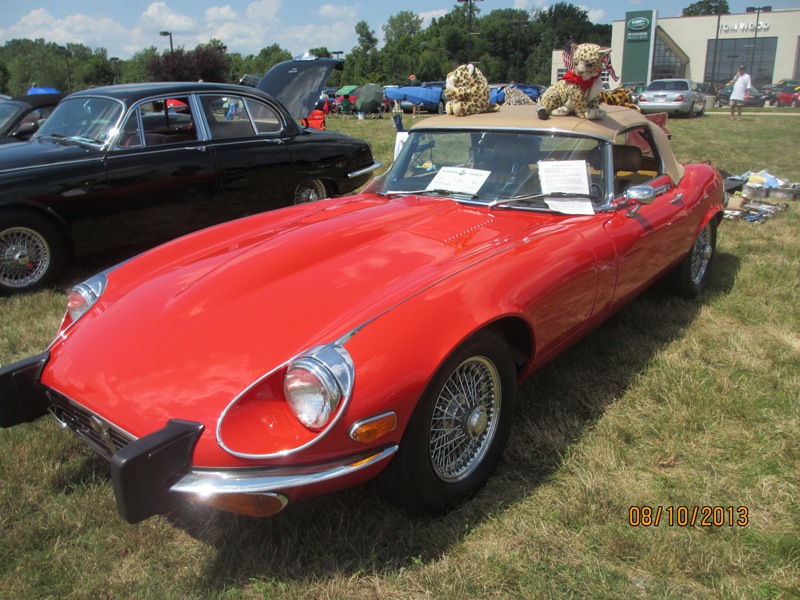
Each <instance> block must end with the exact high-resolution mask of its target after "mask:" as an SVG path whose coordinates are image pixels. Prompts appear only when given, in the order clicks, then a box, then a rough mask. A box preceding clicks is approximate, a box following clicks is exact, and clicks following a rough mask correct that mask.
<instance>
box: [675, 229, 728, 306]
mask: <svg viewBox="0 0 800 600" xmlns="http://www.w3.org/2000/svg"><path fill="white" fill-rule="evenodd" d="M716 249H717V222H716V220H714V219H712V220H711V221H709V222H708V224H707V225H706V226H705V227H704V228H703V230H702V231H701V232H700V233H699V234H698V236H697V238H696V239H695V241H694V244H692V248H691V250H689V253H688V254H687V255H686V257H685V258H684V259H683V260H682V261H681V263H680V264H679V265H678V266H677V267H675V269H674V270H673V271H672V272H671V273H670V274H669V276H668V284H669V287H670V289H671V291H673V292H674V293H676V294H678V295H680V296H683V297H684V298H688V299H692V298H696V297H697V296H698V295H699V294H700V292H702V291H703V290H704V289H705V288H706V286H707V285H708V280H709V277H710V276H711V266H712V265H713V263H714V257H715V256H716Z"/></svg>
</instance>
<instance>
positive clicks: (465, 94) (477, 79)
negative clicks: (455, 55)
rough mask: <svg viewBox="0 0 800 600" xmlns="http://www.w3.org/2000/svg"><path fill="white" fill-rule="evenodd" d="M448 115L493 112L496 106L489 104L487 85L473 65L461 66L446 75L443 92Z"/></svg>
mask: <svg viewBox="0 0 800 600" xmlns="http://www.w3.org/2000/svg"><path fill="white" fill-rule="evenodd" d="M444 93H445V96H446V97H447V105H446V106H445V110H446V112H447V114H448V115H455V116H457V117H464V116H466V115H477V114H478V113H482V112H494V111H496V110H497V105H496V104H492V103H491V102H489V84H488V83H487V82H486V77H484V76H483V73H481V70H480V69H479V68H478V67H476V66H475V65H472V64H469V65H461V66H460V67H457V68H456V70H455V71H453V72H451V73H448V74H447V83H446V85H445V90H444Z"/></svg>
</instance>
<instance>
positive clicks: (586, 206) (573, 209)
mask: <svg viewBox="0 0 800 600" xmlns="http://www.w3.org/2000/svg"><path fill="white" fill-rule="evenodd" d="M545 203H546V204H547V208H549V209H550V210H554V211H556V212H560V213H562V214H565V215H593V214H594V205H593V204H592V201H591V200H589V199H588V198H546V199H545Z"/></svg>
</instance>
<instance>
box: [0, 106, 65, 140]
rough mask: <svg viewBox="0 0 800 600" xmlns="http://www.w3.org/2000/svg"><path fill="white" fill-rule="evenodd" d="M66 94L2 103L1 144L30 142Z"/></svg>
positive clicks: (0, 114) (0, 115)
mask: <svg viewBox="0 0 800 600" xmlns="http://www.w3.org/2000/svg"><path fill="white" fill-rule="evenodd" d="M64 97H66V94H34V95H32V96H19V97H18V98H12V99H10V100H5V101H3V102H0V144H6V143H9V142H19V141H22V140H28V139H30V138H31V136H32V135H33V134H34V133H36V130H37V129H39V127H40V126H41V124H42V123H44V120H45V119H46V118H47V117H49V116H50V113H52V112H53V109H55V107H56V104H58V103H59V102H61V100H63V99H64Z"/></svg>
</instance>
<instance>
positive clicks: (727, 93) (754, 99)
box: [717, 84, 767, 106]
mask: <svg viewBox="0 0 800 600" xmlns="http://www.w3.org/2000/svg"><path fill="white" fill-rule="evenodd" d="M731 91H733V85H731V84H729V85H726V86H725V87H724V88H722V89H721V90H720V91H719V94H717V106H728V105H729V104H730V103H731ZM766 102H767V96H766V94H764V92H761V91H759V90H757V89H756V88H754V87H751V88H750V98H749V99H747V100H745V101H744V105H745V106H764V105H765V104H766Z"/></svg>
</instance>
